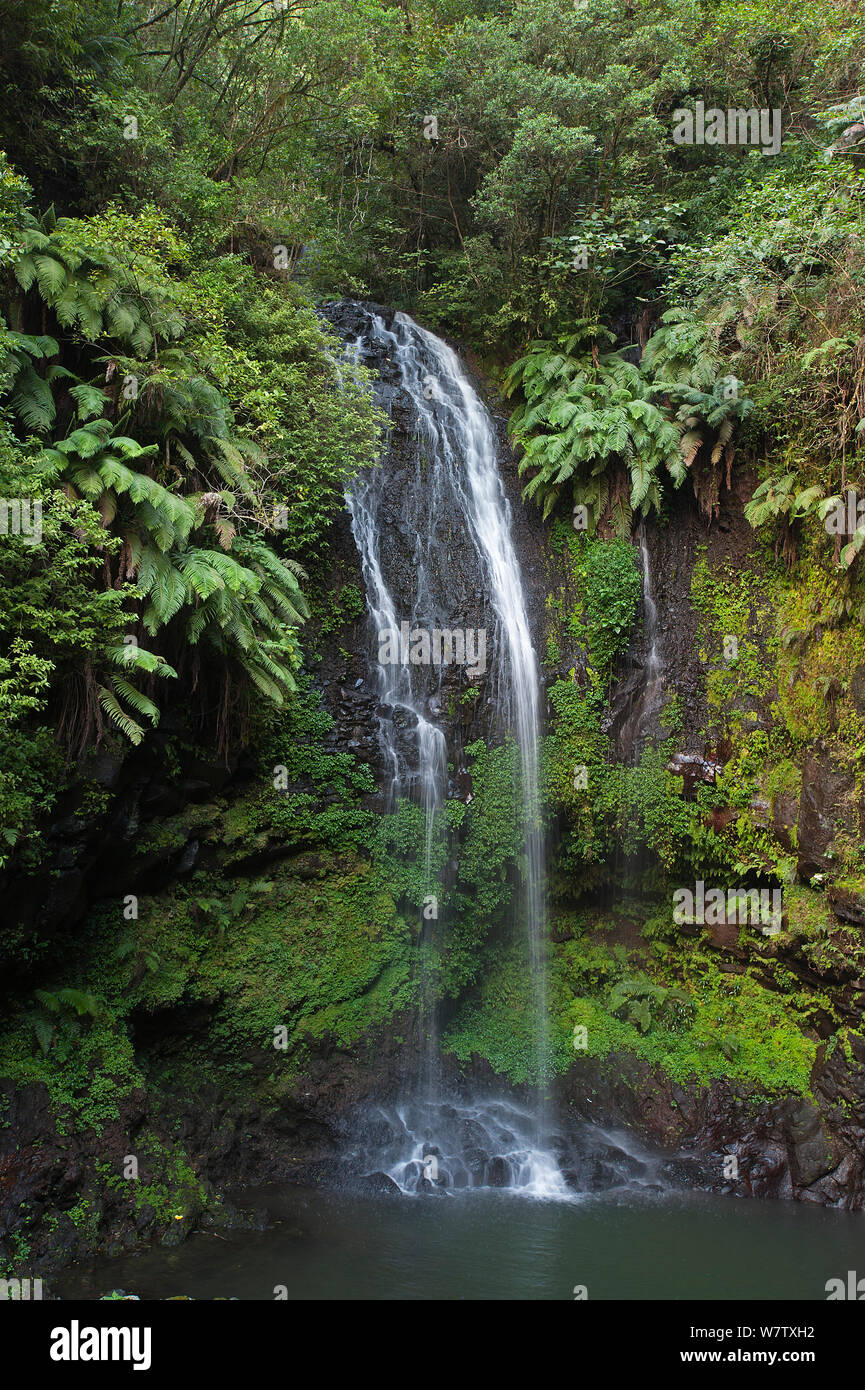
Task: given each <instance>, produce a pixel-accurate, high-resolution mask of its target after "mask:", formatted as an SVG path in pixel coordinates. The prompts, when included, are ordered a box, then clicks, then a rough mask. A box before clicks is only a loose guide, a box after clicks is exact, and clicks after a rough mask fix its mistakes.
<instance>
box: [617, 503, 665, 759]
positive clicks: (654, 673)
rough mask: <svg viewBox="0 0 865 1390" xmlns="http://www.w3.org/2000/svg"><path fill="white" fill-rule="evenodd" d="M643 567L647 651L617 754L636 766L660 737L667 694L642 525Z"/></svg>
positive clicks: (632, 683) (631, 686) (633, 683)
mask: <svg viewBox="0 0 865 1390" xmlns="http://www.w3.org/2000/svg"><path fill="white" fill-rule="evenodd" d="M637 546H638V547H639V551H640V568H641V570H642V572H643V651H644V657H643V661H642V665H639V664H638V665H637V667H636V670H635V671H634V672H633V674H632V675H631V677H630V678H629V681H628V682H627V683H626V686H625V689H626V690H628V691H629V699H630V705H629V707H628V712H627V716H626V718H625V719H624V720H623V722H622V724H621V726H620V728H619V731H618V736H617V751H618V754H619V757H620V758H621V759H622V761H623V762H630V763H636V762H637V761H638V759H639V756H640V753H641V752H642V749H643V747H644V745H645V743H646V740H647V739H648V738H650V737H651V736H652V733H653V730H654V731H655V733H656V734H657V730H656V724H657V719H658V715H659V713H660V711H661V710H662V708H663V706H664V703H665V698H666V692H665V689H664V671H663V663H662V661H661V651H660V644H659V641H658V609H657V605H656V603H655V594H654V587H653V584H652V561H651V556H650V554H649V546H648V543H647V540H646V527H645V523H644V522H642V521H641V522H640V526H639V529H638V531H637Z"/></svg>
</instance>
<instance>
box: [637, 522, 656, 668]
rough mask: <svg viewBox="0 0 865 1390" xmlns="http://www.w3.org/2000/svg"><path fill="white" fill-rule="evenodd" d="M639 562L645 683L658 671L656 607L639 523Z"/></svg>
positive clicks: (642, 528) (642, 527) (650, 571)
mask: <svg viewBox="0 0 865 1390" xmlns="http://www.w3.org/2000/svg"><path fill="white" fill-rule="evenodd" d="M639 544H640V563H641V565H642V568H643V632H644V636H645V642H646V684H647V685H649V684H650V683H651V682H652V681H655V680H657V678H658V675H659V672H660V665H661V662H660V657H659V655H658V609H657V607H656V604H655V595H654V590H653V588H652V565H651V560H650V558H649V547H648V545H647V544H646V528H645V525H644V524H642V523H641V525H640V530H639Z"/></svg>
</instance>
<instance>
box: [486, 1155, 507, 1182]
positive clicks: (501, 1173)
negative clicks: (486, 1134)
mask: <svg viewBox="0 0 865 1390" xmlns="http://www.w3.org/2000/svg"><path fill="white" fill-rule="evenodd" d="M511 1177H512V1174H511V1165H510V1164H509V1163H508V1160H507V1159H506V1158H504V1157H503V1156H502V1155H501V1154H495V1155H494V1156H493V1157H492V1158H491V1159H489V1160H488V1161H487V1165H486V1168H485V1170H484V1182H485V1183H486V1185H487V1187H510V1184H511Z"/></svg>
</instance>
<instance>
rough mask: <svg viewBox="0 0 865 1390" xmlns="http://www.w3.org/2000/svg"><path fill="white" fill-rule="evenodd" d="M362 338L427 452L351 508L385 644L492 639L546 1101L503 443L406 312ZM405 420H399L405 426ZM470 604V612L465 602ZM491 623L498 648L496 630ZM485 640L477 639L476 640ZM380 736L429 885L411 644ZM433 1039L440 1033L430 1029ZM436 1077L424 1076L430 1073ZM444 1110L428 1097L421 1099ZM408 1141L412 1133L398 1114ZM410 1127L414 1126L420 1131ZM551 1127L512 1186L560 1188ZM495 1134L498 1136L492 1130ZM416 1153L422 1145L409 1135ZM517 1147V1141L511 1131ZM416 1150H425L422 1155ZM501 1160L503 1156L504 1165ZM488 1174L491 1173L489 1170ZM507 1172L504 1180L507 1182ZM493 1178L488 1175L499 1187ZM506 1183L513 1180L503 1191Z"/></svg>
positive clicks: (390, 677) (515, 565)
mask: <svg viewBox="0 0 865 1390" xmlns="http://www.w3.org/2000/svg"><path fill="white" fill-rule="evenodd" d="M355 309H356V311H357V312H359V313H360V314H361V316H362V321H361V325H360V331H359V332H358V333H357V335H356V337H355V338H354V341H353V342H352V343H350V349H349V350H350V354H351V355H352V356H353V357H354V358H355V360H357V361H363V360H364V358H370V359H372V358H375V357H378V358H379V359H381V356H382V353H383V354H384V355H385V357H386V361H387V370H386V371H382V372H381V373H380V376H381V378H382V379H381V380H380V383H379V386H378V388H377V390H378V398H379V401H380V403H381V404H382V405H383V406H384V407H385V408H386V409H387V410H388V411H389V412H390V414H391V419H392V421H394V423H397V424H399V425H401V427H402V429H403V431H405V429H406V427H407V426H408V427H409V428H410V429H411V430H413V431H414V432H415V433H416V435H417V436H418V440H419V447H418V449H417V450H416V453H415V456H414V458H413V459H412V460H409V461H408V462H407V463H406V465H405V467H401V466H400V465H402V464H403V462H404V460H402V459H400V458H397V459H396V460H395V461H394V460H392V459H391V460H389V463H388V467H387V469H385V468H379V469H371V470H368V471H367V472H366V473H365V474H364V475H363V476H362V477H361V478H360V479H358V480H355V482H354V483H353V485H352V488H351V491H350V493H349V495H348V498H347V501H348V506H349V511H350V514H351V521H352V530H353V534H354V538H355V541H356V543H357V547H358V551H359V554H360V557H361V567H362V572H363V577H364V582H365V586H366V593H367V604H368V608H369V613H370V617H371V620H372V626H373V628H374V630H375V633H376V634H377V635H380V634H381V633H382V632H385V631H392V632H397V631H399V630H400V629H401V625H402V624H404V623H408V624H409V625H410V630H412V631H414V630H416V629H418V628H423V629H426V630H427V631H430V630H431V629H433V628H447V629H451V628H453V627H454V626H455V625H456V626H460V627H462V626H463V624H466V625H467V626H468V627H470V628H472V630H474V629H475V628H476V629H477V631H478V634H480V631H481V628H482V625H483V628H482V630H483V633H484V650H485V651H487V650H488V651H490V653H491V669H490V680H491V683H492V689H493V691H494V693H495V699H496V704H497V708H498V711H499V722H500V725H501V728H502V729H503V730H505V731H508V730H509V731H510V732H512V733H513V735H514V738H515V740H516V743H517V746H518V749H519V762H520V790H521V805H522V824H523V865H524V869H523V875H522V904H521V906H522V908H523V911H524V916H525V922H526V931H527V934H528V945H529V957H530V962H531V975H532V1006H533V1018H534V1037H535V1054H536V1055H535V1063H536V1067H537V1073H538V1078H539V1082H540V1088H539V1095H542V1094H543V1082H544V1078H545V1075H546V1073H547V1070H548V1053H549V1044H548V1036H547V989H546V963H545V957H544V950H545V945H544V936H545V865H544V837H543V830H542V821H541V807H540V794H539V766H538V746H539V724H540V707H539V700H540V680H539V671H538V663H537V658H536V655H535V651H534V648H533V645H532V639H531V631H530V626H529V619H528V612H527V605H526V598H525V593H524V590H523V583H522V576H521V572H520V566H519V562H518V559H517V555H516V551H515V549H514V544H513V540H512V536H511V520H512V518H511V510H510V506H509V503H508V500H507V497H506V494H505V490H504V487H503V484H502V480H501V477H500V474H499V469H498V446H497V440H496V434H495V429H494V426H493V422H492V420H491V418H490V415H489V412H488V411H487V409H486V407H485V406H484V404H483V402H482V401H481V399H480V397H479V395H478V393H477V391H476V390H475V389H474V387H473V385H472V383H471V381H470V380H469V378H468V376H467V374H466V372H465V371H464V369H463V367H462V365H461V363H460V360H459V358H458V357H457V355H456V353H455V352H454V351H453V349H452V348H450V347H449V346H448V345H447V344H446V343H444V342H443V341H442V340H441V339H440V338H437V337H436V336H435V335H434V334H432V333H430V332H428V331H427V330H425V329H423V328H421V327H420V326H419V325H418V324H416V323H415V322H414V321H413V320H412V319H410V318H409V317H408V316H407V315H406V314H402V313H397V314H396V315H395V316H394V317H393V319H392V322H391V323H390V324H388V323H386V322H385V319H384V318H383V317H382V316H381V315H380V314H379V313H377V312H376V311H375V310H374V309H371V308H367V307H366V306H355ZM397 416H401V417H402V418H395V417H397ZM397 536H398V537H401V548H402V552H403V553H404V551H405V542H406V541H407V540H409V539H411V544H412V548H413V554H412V563H411V566H410V568H409V567H407V566H406V565H405V563H404V562H401V561H400V545H396V544H395V540H394V538H395V537H397ZM455 591H456V592H460V591H461V592H462V594H463V595H466V594H471V595H473V598H472V605H473V609H474V611H473V613H472V614H471V615H470V614H468V613H463V612H461V613H459V614H458V615H455V614H454V613H453V612H452V607H451V605H452V602H453V594H454V592H455ZM463 606H465V604H463ZM490 619H491V620H492V625H493V631H492V641H491V642H488V641H487V640H486V638H487V635H488V634H487V632H486V623H487V622H488V621H489V620H490ZM478 640H479V638H478ZM377 671H378V675H377V677H376V679H377V680H378V696H379V711H380V713H379V732H380V738H381V743H382V748H383V750H384V753H385V759H386V766H387V768H388V775H389V779H390V786H389V795H390V799H391V802H393V801H395V800H396V798H397V797H399V796H402V795H405V794H409V795H412V796H413V798H414V799H415V801H417V802H418V803H419V804H420V805H421V806H422V807H423V809H424V813H425V827H426V850H425V856H426V876H427V880H428V882H429V884H430V887H429V891H430V892H436V891H437V888H436V886H435V885H434V884H433V866H434V863H435V860H436V855H435V853H434V848H435V843H436V836H437V835H438V834H439V833H443V831H439V830H438V829H437V827H438V826H439V825H440V824H441V817H440V816H439V814H438V813H439V811H440V809H441V807H442V805H443V802H444V799H445V796H446V794H447V791H448V786H447V753H446V739H445V734H444V731H443V729H442V727H441V715H442V709H441V681H442V667H441V666H439V667H438V668H436V667H435V666H432V667H430V666H429V665H426V664H422V663H419V664H413V663H412V661H411V660H410V659H409V656H408V653H407V651H406V650H405V646H403V647H402V648H401V651H400V660H399V661H398V662H397V663H394V664H392V665H384V666H382V665H380V664H379V665H378V667H377ZM428 1022H429V1027H428V1036H429V1037H430V1038H432V1037H433V1033H434V1026H433V1023H432V1022H431V1021H428ZM430 1070H431V1068H430V1067H428V1072H429V1071H430ZM421 1099H422V1100H423V1101H424V1102H425V1103H426V1105H427V1107H429V1105H430V1104H432V1103H438V1100H439V1098H438V1097H436V1096H435V1095H433V1094H432V1093H429V1094H427V1096H426V1097H422V1098H421ZM401 1123H402V1124H403V1125H404V1127H405V1131H406V1134H408V1133H409V1131H410V1130H411V1126H410V1125H409V1124H408V1122H407V1121H406V1120H405V1118H404V1116H401ZM413 1123H414V1122H413ZM544 1123H545V1117H544V1112H543V1108H542V1106H541V1105H540V1103H539V1106H538V1109H537V1111H536V1113H535V1114H534V1117H533V1141H532V1142H529V1139H528V1137H527V1136H526V1133H525V1122H524V1123H523V1127H522V1130H521V1135H522V1143H523V1148H522V1149H520V1152H521V1153H523V1157H522V1158H521V1159H520V1160H519V1161H517V1160H516V1159H513V1160H511V1159H509V1160H508V1163H510V1165H511V1166H510V1168H508V1169H507V1171H509V1172H512V1174H513V1182H514V1185H518V1186H523V1187H527V1188H531V1187H532V1185H533V1183H535V1184H539V1185H540V1187H541V1188H542V1189H543V1190H544V1191H552V1190H556V1191H558V1188H559V1186H561V1179H558V1180H557V1181H556V1180H554V1179H553V1178H552V1177H551V1176H550V1175H551V1173H555V1174H557V1171H558V1170H557V1168H556V1165H555V1162H554V1160H552V1159H551V1158H550V1156H549V1155H548V1154H543V1155H542V1154H541V1152H540V1150H539V1148H538V1145H539V1143H540V1140H541V1137H542V1130H543V1126H544ZM491 1127H492V1129H493V1130H495V1126H494V1125H491ZM411 1138H412V1144H413V1145H414V1148H415V1149H417V1153H414V1152H413V1156H412V1158H411V1160H410V1161H417V1160H418V1155H421V1156H422V1153H423V1142H424V1141H423V1139H422V1138H421V1139H417V1138H416V1135H415V1133H414V1131H413V1130H411ZM511 1138H512V1139H513V1138H514V1136H513V1135H511ZM418 1146H419V1147H418ZM498 1157H502V1156H501V1155H498ZM491 1171H492V1170H491ZM505 1171H506V1169H505V1167H503V1166H500V1168H499V1169H498V1170H497V1172H498V1177H497V1178H496V1184H497V1185H502V1177H501V1175H502V1173H503V1172H505ZM491 1180H492V1179H491ZM505 1185H507V1184H505Z"/></svg>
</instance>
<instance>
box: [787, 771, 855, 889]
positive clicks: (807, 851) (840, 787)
mask: <svg viewBox="0 0 865 1390" xmlns="http://www.w3.org/2000/svg"><path fill="white" fill-rule="evenodd" d="M852 787H853V778H852V776H851V774H850V773H847V772H844V771H842V770H840V769H838V768H836V767H834V766H833V764H832V762H831V759H830V758H829V757H828V755H826V754H823V753H817V754H814V753H808V754H807V755H806V757H805V762H804V765H803V768H802V791H801V794H800V798H799V863H798V870H799V875H800V877H801V878H803V879H806V880H807V879H810V878H811V877H812V875H813V874H816V873H825V872H826V871H827V869H828V868H829V867H830V866H831V863H832V860H831V858H830V857H829V850H830V849H831V846H832V841H833V840H834V838H835V833H836V824H837V823H838V822H839V821H840V822H842V823H843V822H844V821H845V820H846V821H852V817H851V814H850V810H851V808H850V807H849V805H848V803H847V798H848V796H849V793H850V792H851V790H852Z"/></svg>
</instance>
